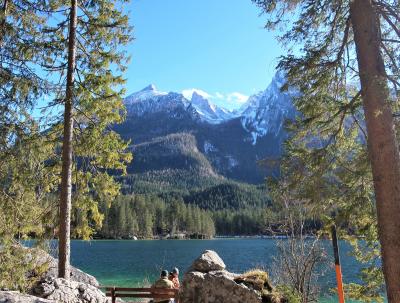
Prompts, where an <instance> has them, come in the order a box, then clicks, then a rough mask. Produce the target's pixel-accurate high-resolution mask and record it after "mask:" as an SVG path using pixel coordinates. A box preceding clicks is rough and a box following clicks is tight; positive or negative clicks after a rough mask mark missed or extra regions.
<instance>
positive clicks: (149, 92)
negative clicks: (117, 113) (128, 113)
mask: <svg viewBox="0 0 400 303" xmlns="http://www.w3.org/2000/svg"><path fill="white" fill-rule="evenodd" d="M164 95H167V93H165V92H160V91H158V90H157V88H156V87H155V85H154V84H150V85H148V86H146V87H145V88H143V89H141V90H140V91H138V92H136V93H133V94H131V95H129V96H128V97H126V98H125V100H124V102H125V105H127V106H128V105H131V104H134V103H137V102H141V101H144V100H148V99H153V98H156V97H159V96H164Z"/></svg>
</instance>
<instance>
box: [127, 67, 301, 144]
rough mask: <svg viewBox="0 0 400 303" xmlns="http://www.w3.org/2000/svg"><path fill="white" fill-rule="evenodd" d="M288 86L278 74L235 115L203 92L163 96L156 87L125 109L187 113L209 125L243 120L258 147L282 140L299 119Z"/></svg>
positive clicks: (293, 92) (133, 112)
mask: <svg viewBox="0 0 400 303" xmlns="http://www.w3.org/2000/svg"><path fill="white" fill-rule="evenodd" d="M285 83H286V77H285V73H283V72H277V73H276V74H275V76H274V78H273V79H272V81H271V83H270V84H269V85H268V87H267V88H266V89H265V90H264V91H260V92H258V93H257V94H254V95H252V96H250V97H249V99H248V100H247V101H246V102H245V103H244V104H243V106H242V107H241V108H240V109H239V110H236V111H233V112H231V111H228V110H226V109H224V108H222V107H219V106H217V105H216V104H213V103H212V102H210V100H208V98H207V96H208V94H207V93H204V94H202V93H201V92H202V91H201V90H197V91H196V90H193V92H192V94H191V96H190V95H187V94H185V95H183V94H182V93H175V92H169V93H166V92H160V91H158V90H157V89H156V87H155V86H154V85H153V84H151V85H148V86H146V87H145V88H144V89H142V90H140V91H138V92H136V93H133V94H131V95H130V96H128V97H127V98H125V105H126V107H127V110H128V114H131V115H136V116H137V115H140V116H141V115H144V114H147V113H159V112H165V113H167V114H168V115H169V116H170V117H175V118H176V117H180V116H181V115H180V114H179V113H184V112H186V113H188V114H189V116H190V117H191V118H192V119H195V120H196V121H199V122H204V123H210V124H220V123H223V122H225V121H228V120H232V119H234V118H239V117H240V121H241V124H242V127H243V129H244V130H245V131H247V132H248V133H249V140H248V141H250V142H251V143H252V144H256V143H257V139H258V138H260V137H263V136H265V135H266V134H272V135H275V136H282V135H283V134H284V133H285V131H284V129H283V125H284V123H285V120H287V119H293V118H294V117H295V115H296V110H295V108H294V106H293V104H292V100H293V97H295V96H296V95H298V92H297V91H296V90H295V89H289V90H288V91H286V92H282V91H281V88H282V86H283V85H284V84H285ZM185 96H186V97H185ZM178 112H179V113H178Z"/></svg>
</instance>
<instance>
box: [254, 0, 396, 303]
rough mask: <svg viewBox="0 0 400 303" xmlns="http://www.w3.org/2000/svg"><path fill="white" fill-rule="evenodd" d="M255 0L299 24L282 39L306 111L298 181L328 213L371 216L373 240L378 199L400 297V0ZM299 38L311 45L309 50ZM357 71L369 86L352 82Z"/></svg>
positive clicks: (385, 251) (389, 282)
mask: <svg viewBox="0 0 400 303" xmlns="http://www.w3.org/2000/svg"><path fill="white" fill-rule="evenodd" d="M254 2H256V4H258V5H259V6H260V7H261V8H262V9H263V10H264V11H265V12H267V13H268V14H270V16H271V19H270V21H268V24H267V26H269V27H274V26H276V25H278V24H282V22H286V24H291V25H292V26H291V27H290V30H289V31H287V32H286V33H284V34H283V35H282V37H281V39H282V42H283V43H286V45H289V46H293V47H294V48H290V47H289V52H288V54H287V55H286V56H284V57H283V58H281V61H280V63H279V65H278V67H279V68H281V69H283V70H285V71H287V74H288V83H287V85H286V87H284V89H285V88H287V86H288V85H290V86H292V87H294V88H297V89H298V90H299V91H300V94H301V96H300V97H299V98H298V100H296V105H297V107H298V109H299V110H300V112H301V116H300V117H299V119H298V121H296V123H295V124H294V125H293V127H292V130H293V131H294V132H297V133H296V135H295V136H294V137H293V138H292V140H291V142H290V145H289V146H288V149H289V154H290V155H291V157H292V161H291V163H288V162H287V163H286V168H285V169H284V171H285V172H286V173H287V174H291V173H292V174H293V175H292V176H291V182H292V184H297V185H298V186H302V183H303V184H304V185H305V186H304V187H303V189H302V190H301V191H299V193H298V194H299V195H300V196H302V197H303V198H307V199H309V200H311V201H314V202H316V201H319V202H321V203H322V201H324V202H323V203H325V207H323V206H322V205H321V207H322V208H325V209H324V210H325V211H326V212H328V214H329V213H330V212H333V213H337V212H339V213H340V214H341V216H344V217H347V218H349V217H353V216H352V214H351V212H353V213H356V214H357V215H358V214H362V216H361V217H358V218H357V219H356V220H355V221H351V223H353V224H354V225H355V228H356V230H358V232H360V233H364V235H365V236H367V238H368V239H369V243H371V244H372V242H373V240H372V239H373V237H374V235H376V232H375V231H376V228H375V226H376V225H375V224H371V221H372V222H374V217H375V215H374V212H375V205H376V210H377V213H378V220H377V225H378V227H379V228H378V230H379V240H380V244H381V254H382V257H383V258H382V261H383V272H384V276H385V280H386V290H387V296H388V300H389V302H398V301H399V300H400V283H399V277H400V263H399V262H398V260H399V258H400V234H399V233H398V232H397V231H398V230H399V229H400V225H399V224H400V188H399V186H398V180H399V179H400V159H399V150H398V143H399V141H398V138H396V134H395V131H394V129H395V123H394V121H393V111H394V110H395V106H396V99H397V102H398V87H399V76H400V75H399V72H398V63H399V62H398V58H399V48H398V47H396V45H398V43H399V28H398V26H397V25H396V24H398V20H399V19H398V18H399V17H398V16H399V2H398V1H370V0H362V1H361V0H360V1H358V0H354V1H351V2H350V1H345V2H343V1H312V2H310V1H275V0H256V1H254ZM297 13H298V14H299V15H298V18H297V19H292V20H290V18H291V17H292V16H294V15H296V16H297ZM294 43H301V44H302V46H303V48H302V49H301V51H300V52H299V51H298V48H297V47H295V45H294ZM357 78H358V79H360V85H359V84H357V83H355V82H354V81H353V80H352V79H357ZM358 87H361V90H360V91H359V90H358ZM390 91H392V92H393V94H392V93H390ZM364 121H365V122H364ZM365 126H366V127H365ZM365 141H367V142H368V145H367V147H368V154H369V159H368V157H367V154H366V152H367V150H366V148H365V147H366V146H365ZM368 162H369V163H370V165H371V166H370V167H371V168H372V170H370V167H369V163H368ZM344 172H346V174H347V176H346V175H345V173H344ZM360 174H361V175H360ZM372 181H373V182H372ZM372 183H373V186H374V191H375V197H371V191H372V188H371V186H370V185H372ZM337 184H340V185H343V187H340V186H337ZM356 188H358V189H359V190H361V191H358V192H357V191H356ZM334 190H338V191H337V192H334ZM369 190H371V191H369ZM339 193H340V194H342V195H343V196H342V197H340V196H339ZM374 199H375V201H376V204H375V203H374ZM344 200H347V202H345V201H344ZM342 202H343V203H342ZM335 204H336V205H337V206H340V207H336V206H335ZM360 218H363V220H360ZM335 219H336V220H338V217H336V218H335ZM362 226H365V229H362V228H361V227H362ZM375 239H376V238H375ZM370 240H371V241H370ZM374 276H376V275H374ZM377 279H378V278H377ZM375 282H378V280H377V281H375ZM370 285H372V284H370ZM375 286H376V285H375ZM372 288H374V287H372ZM361 289H362V288H359V289H358V290H361ZM369 289H370V288H368V287H364V290H367V291H368V290H369Z"/></svg>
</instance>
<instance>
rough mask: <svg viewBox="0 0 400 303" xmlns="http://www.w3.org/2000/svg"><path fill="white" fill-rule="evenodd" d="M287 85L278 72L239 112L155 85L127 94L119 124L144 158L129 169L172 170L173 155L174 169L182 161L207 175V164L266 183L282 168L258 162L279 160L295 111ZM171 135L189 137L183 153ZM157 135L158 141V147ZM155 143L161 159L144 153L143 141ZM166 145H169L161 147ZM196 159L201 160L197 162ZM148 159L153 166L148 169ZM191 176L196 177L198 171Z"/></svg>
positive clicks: (225, 174) (134, 171)
mask: <svg viewBox="0 0 400 303" xmlns="http://www.w3.org/2000/svg"><path fill="white" fill-rule="evenodd" d="M284 83H285V77H284V75H283V74H282V73H280V72H278V73H277V74H276V75H275V77H274V78H273V79H272V81H271V83H270V85H269V86H268V87H267V89H266V90H264V91H262V92H259V93H257V94H255V95H253V96H251V97H249V99H248V100H247V102H246V103H245V104H244V105H243V106H242V107H241V108H240V109H239V110H236V111H228V110H226V109H224V108H221V107H219V106H217V105H215V104H213V103H212V102H210V101H209V100H207V98H205V97H204V96H202V95H200V94H198V93H196V92H193V94H192V96H191V98H190V99H188V98H185V96H184V95H183V94H181V93H176V92H168V93H167V92H160V91H158V90H157V89H156V88H155V86H154V85H149V86H147V87H146V88H144V89H142V90H141V91H139V92H136V93H133V94H131V95H130V96H128V97H127V98H125V106H126V109H127V119H126V121H125V122H124V123H123V124H121V125H117V126H115V130H116V131H117V132H118V133H120V134H121V136H122V137H123V138H124V139H129V140H131V141H132V142H133V145H132V150H133V152H134V153H136V158H137V159H138V160H139V161H138V162H137V167H136V168H135V160H134V161H133V163H132V164H131V165H130V169H128V172H129V173H132V174H137V173H148V172H149V171H152V172H154V171H157V172H158V173H159V174H160V172H161V174H162V171H164V170H165V169H168V167H166V165H165V164H166V162H165V161H164V160H165V159H166V158H168V163H170V166H171V167H169V168H175V166H176V164H177V163H181V164H182V165H181V166H182V167H181V168H183V169H185V167H184V166H185V163H187V167H188V168H189V166H190V167H191V168H196V167H198V168H202V173H203V172H204V168H205V167H209V168H208V169H207V170H206V171H209V172H210V176H211V175H212V177H215V174H219V175H221V176H222V177H225V178H230V179H234V180H237V181H244V182H249V183H260V182H262V181H263V179H264V177H265V176H267V175H271V174H274V173H276V172H277V169H276V168H265V167H260V165H259V164H258V162H259V160H261V159H265V158H273V159H276V158H279V156H280V155H281V154H282V142H283V141H284V139H285V138H286V136H287V134H286V132H285V130H284V123H285V121H286V120H287V119H293V118H294V117H295V114H296V111H295V109H294V107H293V104H292V98H293V97H294V96H295V95H296V93H295V91H293V90H288V91H285V92H282V91H281V90H280V88H281V87H282V85H283V84H284ZM171 135H174V136H175V137H174V138H175V139H176V137H177V136H178V137H179V136H181V137H182V138H186V139H185V140H186V143H185V144H183V145H182V144H181V143H182V142H180V143H179V144H181V145H180V146H181V147H182V146H183V148H180V150H179V151H180V152H179V153H177V152H176V150H174V149H173V148H172V145H171V144H174V143H171V137H169V138H168V136H171ZM163 137H164V139H162V138H163ZM189 137H190V139H187V138H189ZM155 139H157V140H158V141H157V142H158V143H157V144H156V145H154V140H155ZM150 142H153V143H152V144H153V146H157V148H158V150H160V153H163V155H162V157H161V154H160V157H158V156H155V154H154V153H148V152H146V151H145V150H146V149H145V148H143V147H144V146H145V145H143V144H145V143H150ZM163 144H164V145H165V146H164V147H163V148H161V145H163ZM193 145H195V146H193ZM185 148H188V150H187V151H185ZM172 151H174V152H172ZM198 153H200V154H202V155H203V156H204V159H203V158H202V157H199V154H198ZM150 154H151V157H152V160H151V159H150V158H149V157H150V156H149V155H150ZM195 154H196V155H195ZM188 155H191V156H190V157H188ZM146 157H147V159H146ZM200 158H202V159H200ZM163 159H164V160H163ZM204 160H205V161H208V162H209V164H205V161H204ZM185 161H186V162H185ZM188 161H189V162H188ZM193 161H201V162H202V164H201V165H195V164H194V162H193ZM139 162H140V163H141V164H139ZM143 163H147V164H149V165H147V167H146V165H142V164H143ZM150 163H151V165H150ZM189 163H190V165H189ZM139 167H140V169H138V168H139ZM199 173H200V171H199ZM191 174H192V175H193V176H195V175H196V172H193V171H192V172H191ZM203 175H204V174H203Z"/></svg>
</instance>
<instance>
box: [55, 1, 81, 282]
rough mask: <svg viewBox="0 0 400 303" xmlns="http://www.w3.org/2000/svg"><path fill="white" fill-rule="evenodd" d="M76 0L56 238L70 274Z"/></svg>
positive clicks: (61, 264)
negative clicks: (57, 234)
mask: <svg viewBox="0 0 400 303" xmlns="http://www.w3.org/2000/svg"><path fill="white" fill-rule="evenodd" d="M76 24H77V0H71V8H70V20H69V37H68V69H67V83H66V94H65V109H64V136H63V147H62V171H61V191H60V230H59V242H58V258H59V260H58V276H59V277H60V278H65V279H69V278H70V248H71V239H70V234H71V205H72V139H73V127H74V125H73V103H74V70H75V56H76V54H75V53H76Z"/></svg>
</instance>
